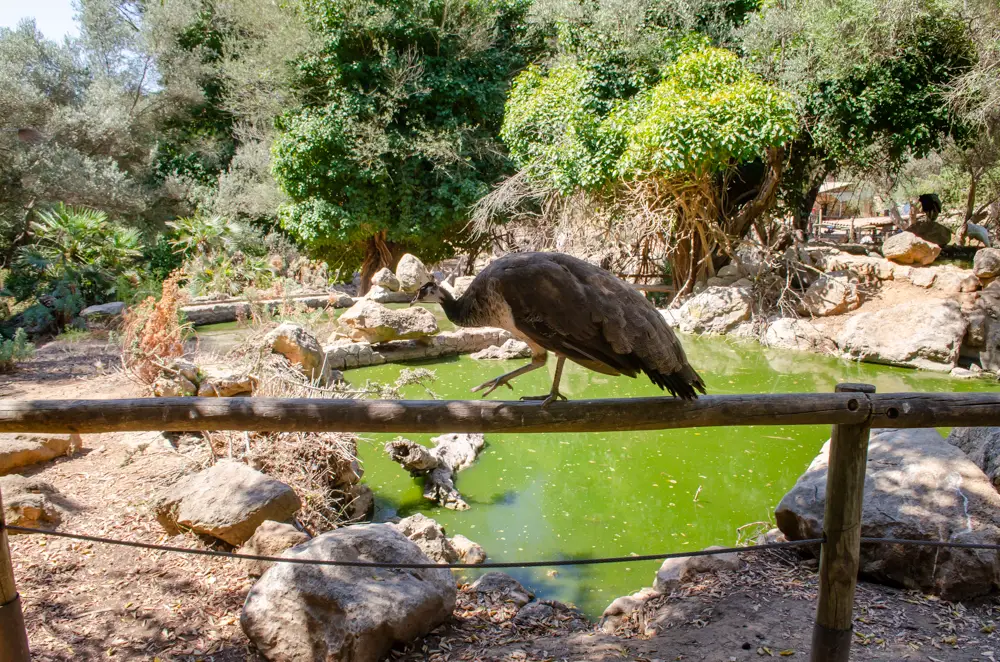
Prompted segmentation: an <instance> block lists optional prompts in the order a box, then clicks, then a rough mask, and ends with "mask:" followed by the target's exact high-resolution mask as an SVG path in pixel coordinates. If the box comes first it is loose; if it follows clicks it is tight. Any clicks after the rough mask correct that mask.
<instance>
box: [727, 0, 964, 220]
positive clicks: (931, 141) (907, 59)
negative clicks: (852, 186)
mask: <svg viewBox="0 0 1000 662" xmlns="http://www.w3.org/2000/svg"><path fill="white" fill-rule="evenodd" d="M742 34H743V48H744V50H745V52H746V53H747V55H748V59H749V62H750V63H751V66H752V67H753V68H754V70H756V71H758V72H759V73H761V74H762V75H763V76H764V77H765V78H768V79H770V80H773V81H775V82H777V83H779V84H780V85H781V86H782V87H784V88H785V89H787V90H789V91H790V92H791V93H792V94H793V95H794V97H795V100H796V103H797V105H798V106H799V107H800V109H801V113H800V117H801V121H802V124H801V128H800V130H799V132H798V136H797V137H796V139H795V141H794V142H793V143H792V144H791V145H790V147H789V150H788V151H789V154H790V158H789V162H788V167H787V169H786V171H785V174H784V178H783V182H782V186H781V193H780V198H781V200H782V201H783V203H784V206H785V208H786V210H787V212H788V213H789V214H790V215H792V216H793V217H794V221H795V226H796V228H797V229H799V230H802V231H804V230H805V229H806V223H807V221H808V218H809V214H810V212H811V210H812V206H813V203H814V201H815V199H816V195H817V193H818V192H819V187H820V185H821V184H822V183H823V181H824V180H825V179H826V177H827V176H828V175H829V174H831V173H833V172H836V171H846V172H850V173H852V174H853V175H854V176H856V177H869V178H872V179H876V178H877V179H881V180H886V179H888V180H890V181H892V180H894V178H895V177H894V176H895V174H897V173H898V172H899V170H900V168H901V167H902V166H903V164H905V163H906V161H907V160H908V159H910V158H920V157H922V156H925V155H927V154H928V153H930V152H931V151H932V150H935V149H937V148H938V147H939V146H940V145H941V144H942V142H943V141H945V140H946V139H947V138H948V137H950V136H960V135H961V133H962V131H963V130H964V127H963V124H962V123H961V122H959V121H958V119H957V118H956V116H955V114H954V113H953V112H952V109H951V107H950V105H949V103H948V99H947V96H948V89H949V86H950V85H951V84H952V83H953V82H954V81H955V80H956V78H957V77H958V76H959V75H960V74H961V73H962V72H964V71H966V70H967V69H968V68H969V66H970V65H971V64H972V62H973V61H974V59H975V54H974V52H973V50H972V47H971V42H970V40H969V34H968V32H967V28H966V26H965V23H964V22H963V21H962V20H961V17H960V16H959V15H957V14H956V13H955V12H954V11H952V10H950V9H949V8H947V7H946V6H945V5H944V3H939V2H936V1H934V0H917V2H911V1H910V0H878V1H877V2H866V1H862V0H848V1H847V2H840V3H837V4H836V5H829V6H827V5H817V4H816V3H813V2H806V1H805V0H787V1H782V2H776V3H770V4H767V5H765V6H764V7H763V8H762V9H761V11H760V13H759V14H756V15H754V16H753V17H752V18H751V20H750V21H749V22H748V23H747V25H746V26H745V27H744V28H743V30H742ZM888 188H892V187H891V186H889V187H888Z"/></svg>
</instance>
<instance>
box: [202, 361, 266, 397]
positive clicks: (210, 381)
mask: <svg viewBox="0 0 1000 662" xmlns="http://www.w3.org/2000/svg"><path fill="white" fill-rule="evenodd" d="M201 373H202V379H201V382H200V383H199V384H198V395H200V396H201V397H203V398H213V397H214V398H229V397H232V396H235V395H249V394H251V393H253V391H254V389H255V388H257V378H256V377H254V376H253V375H251V374H248V373H246V372H242V371H234V370H228V369H226V368H224V367H221V366H208V367H205V368H203V369H202V370H201Z"/></svg>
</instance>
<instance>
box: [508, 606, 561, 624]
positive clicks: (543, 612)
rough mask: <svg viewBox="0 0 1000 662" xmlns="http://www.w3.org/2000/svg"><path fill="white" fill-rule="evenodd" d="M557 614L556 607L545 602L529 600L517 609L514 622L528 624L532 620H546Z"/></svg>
mask: <svg viewBox="0 0 1000 662" xmlns="http://www.w3.org/2000/svg"><path fill="white" fill-rule="evenodd" d="M555 615H556V608H555V607H553V606H552V605H550V604H548V603H545V602H538V601H535V602H529V603H528V604H526V605H524V606H523V607H521V608H520V609H518V610H517V614H515V616H514V622H515V623H517V624H518V625H528V624H531V623H532V622H537V621H545V620H548V619H550V618H552V617H553V616H555Z"/></svg>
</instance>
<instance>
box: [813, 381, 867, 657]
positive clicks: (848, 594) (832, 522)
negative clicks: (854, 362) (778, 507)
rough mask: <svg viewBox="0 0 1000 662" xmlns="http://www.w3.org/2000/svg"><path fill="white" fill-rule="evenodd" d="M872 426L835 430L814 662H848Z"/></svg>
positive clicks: (848, 387) (859, 387)
mask: <svg viewBox="0 0 1000 662" xmlns="http://www.w3.org/2000/svg"><path fill="white" fill-rule="evenodd" d="M836 391H837V392H838V393H858V394H859V397H861V398H863V397H864V395H863V394H866V393H874V392H875V387H874V386H871V385H869V384H838V385H837V388H836ZM869 433H870V423H869V422H864V423H856V424H847V425H834V426H833V433H832V434H831V435H830V462H829V467H828V469H827V476H826V512H825V514H824V515H823V533H824V535H825V537H826V540H825V542H824V543H823V545H822V552H821V554H820V563H819V597H818V599H817V605H816V624H815V625H814V626H813V637H812V653H811V655H810V658H809V659H810V660H811V662H848V659H849V657H850V654H851V637H852V635H853V624H854V588H855V585H856V584H857V581H858V566H859V565H860V562H861V509H862V506H863V502H864V495H865V469H866V468H867V465H868V436H869Z"/></svg>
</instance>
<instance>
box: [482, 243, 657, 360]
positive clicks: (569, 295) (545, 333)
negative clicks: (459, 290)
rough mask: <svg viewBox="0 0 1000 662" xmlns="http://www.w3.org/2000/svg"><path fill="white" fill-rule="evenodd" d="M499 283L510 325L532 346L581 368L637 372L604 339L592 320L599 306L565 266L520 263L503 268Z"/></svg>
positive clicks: (540, 261)
mask: <svg viewBox="0 0 1000 662" xmlns="http://www.w3.org/2000/svg"><path fill="white" fill-rule="evenodd" d="M536 255H537V254H536ZM497 280H498V285H499V288H500V291H501V294H502V296H503V298H504V300H505V301H506V302H507V305H508V306H510V310H511V314H512V316H513V318H514V324H515V325H516V326H517V329H518V330H519V331H520V332H521V333H523V334H524V335H526V336H527V337H528V338H530V339H531V340H532V341H534V342H536V343H538V344H539V345H541V346H542V347H544V348H546V349H548V350H550V351H553V352H556V353H559V354H562V355H564V356H566V357H567V358H570V359H572V360H574V361H576V362H578V363H581V364H583V365H587V364H588V363H589V364H595V363H597V364H603V365H605V366H607V367H608V368H611V369H612V370H614V371H617V372H620V373H624V374H627V375H629V376H632V377H634V376H635V375H636V374H638V373H639V371H640V370H641V366H640V365H637V363H636V361H635V360H633V359H631V358H630V357H629V356H627V355H622V354H619V353H617V352H616V351H615V348H614V347H613V346H612V345H611V343H610V342H609V341H608V339H607V338H605V337H604V335H603V333H602V327H601V324H600V322H599V321H598V320H595V319H594V318H595V304H597V303H599V302H596V301H594V300H592V299H593V297H592V296H591V295H590V294H589V293H588V292H587V288H586V284H585V282H582V281H580V280H579V279H578V278H577V277H576V276H575V275H574V274H573V273H571V272H570V271H569V270H568V269H566V267H565V266H564V265H561V264H559V263H557V262H555V261H553V260H551V259H531V260H518V261H515V262H512V263H511V264H509V265H506V266H505V268H504V269H503V270H502V271H501V272H500V273H498V274H497ZM598 312H599V311H598ZM587 367H591V368H592V369H593V366H592V365H588V366H587ZM599 372H603V371H599Z"/></svg>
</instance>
